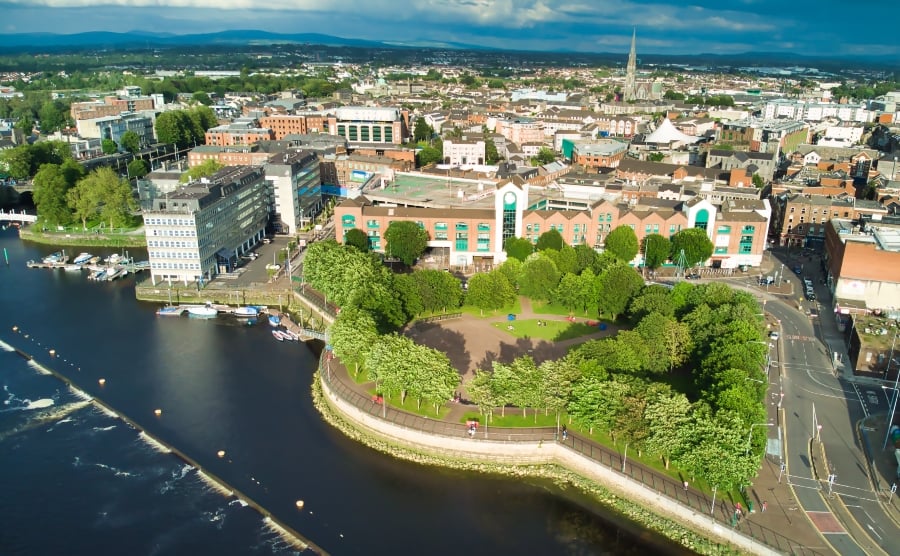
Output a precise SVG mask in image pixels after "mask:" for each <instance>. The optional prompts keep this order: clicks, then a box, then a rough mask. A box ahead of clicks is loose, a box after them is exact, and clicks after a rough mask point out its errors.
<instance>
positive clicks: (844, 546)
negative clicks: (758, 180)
mask: <svg viewBox="0 0 900 556" xmlns="http://www.w3.org/2000/svg"><path fill="white" fill-rule="evenodd" d="M813 266H815V265H812V264H810V265H807V268H806V269H804V275H805V276H807V277H810V278H811V279H812V280H813V281H814V282H815V283H816V284H819V283H820V282H819V281H818V276H817V269H814V268H809V267H813ZM794 281H795V282H798V281H799V280H796V279H795V280H794ZM745 283H746V282H745ZM757 291H758V290H757ZM816 294H817V297H818V299H819V301H818V302H808V301H805V300H800V299H798V298H797V297H796V296H794V297H792V298H787V297H781V298H775V297H774V296H770V297H768V298H767V301H766V303H765V309H766V311H768V312H769V313H770V314H771V315H772V316H774V317H775V318H777V319H779V320H780V326H781V337H780V339H779V340H778V341H777V342H776V343H777V344H778V345H777V349H776V351H777V353H778V356H777V358H775V359H776V360H777V361H778V364H777V365H775V366H773V367H772V372H771V373H770V374H771V376H770V390H769V392H770V395H769V401H770V403H771V404H775V405H776V406H779V405H780V411H779V421H780V422H779V424H780V425H781V430H782V431H783V434H784V437H785V438H784V451H785V471H786V474H787V477H788V480H789V482H790V484H791V485H792V487H793V489H794V492H795V494H796V497H797V501H798V502H799V503H800V505H801V506H802V508H803V509H804V510H805V511H806V512H807V515H809V516H810V518H811V519H812V520H813V522H814V523H815V524H816V526H817V527H818V528H819V530H820V531H822V533H823V536H824V537H825V538H826V540H827V541H828V542H829V543H830V544H831V545H832V547H833V548H834V549H835V551H836V552H837V553H839V554H844V555H855V554H900V542H898V539H900V528H898V526H897V524H896V523H895V522H894V521H893V520H892V519H890V517H889V516H888V515H887V514H886V513H885V510H884V508H883V507H882V505H881V504H880V503H879V501H878V499H877V495H876V492H875V491H874V490H873V487H872V482H871V479H870V475H869V469H870V468H869V464H868V462H867V460H866V455H865V453H866V452H865V451H864V450H863V446H862V445H861V443H860V442H861V441H860V438H859V435H858V434H857V426H858V423H859V421H861V420H862V419H863V418H865V417H866V416H868V414H869V413H870V412H872V411H876V412H877V411H883V410H884V407H885V405H886V403H887V396H886V395H885V393H884V391H883V390H882V389H881V387H880V386H879V385H874V386H873V385H871V384H870V383H868V382H864V381H857V380H852V379H851V380H848V379H846V378H844V377H843V376H842V373H840V372H839V370H836V369H835V367H834V366H833V365H832V353H833V352H834V351H839V352H843V351H844V349H843V348H842V345H843V340H842V337H841V335H840V333H839V332H838V331H837V329H836V326H834V325H833V324H832V323H822V322H819V319H820V318H822V319H828V318H833V315H832V313H831V311H830V309H828V307H830V305H831V304H830V301H831V300H830V297H829V294H828V292H827V290H826V289H825V288H824V287H823V286H818V287H817V288H816ZM819 302H821V303H822V305H823V306H824V307H825V308H826V309H825V310H824V311H822V310H819V315H821V316H820V317H811V316H809V315H808V314H807V312H808V309H809V308H810V306H811V305H816V304H817V303H819ZM798 307H799V309H798ZM816 308H818V309H821V307H820V306H816ZM844 357H846V355H845V356H844ZM776 369H777V370H778V371H779V372H778V376H776V373H775V370H776ZM782 393H783V396H782ZM819 427H821V428H819ZM770 436H771V434H770ZM873 448H875V449H876V450H879V449H880V446H877V447H873ZM829 478H831V480H829ZM820 512H821V513H820ZM829 514H831V515H833V516H834V517H836V518H837V520H838V522H839V523H836V522H834V520H832V519H831V517H830V515H829Z"/></svg>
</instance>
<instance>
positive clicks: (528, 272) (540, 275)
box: [519, 253, 560, 301]
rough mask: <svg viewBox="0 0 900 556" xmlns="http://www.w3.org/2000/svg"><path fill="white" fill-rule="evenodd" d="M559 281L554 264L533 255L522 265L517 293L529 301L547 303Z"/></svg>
mask: <svg viewBox="0 0 900 556" xmlns="http://www.w3.org/2000/svg"><path fill="white" fill-rule="evenodd" d="M559 279H560V274H559V270H557V269H556V263H554V262H553V261H552V260H551V259H550V258H549V257H547V256H544V255H542V254H540V253H535V254H534V255H532V256H531V257H529V258H528V259H526V260H525V262H524V263H522V273H521V274H520V275H519V293H520V294H522V295H524V296H526V297H530V298H531V299H535V300H541V301H549V300H551V299H553V294H554V293H555V292H556V287H557V286H558V285H559Z"/></svg>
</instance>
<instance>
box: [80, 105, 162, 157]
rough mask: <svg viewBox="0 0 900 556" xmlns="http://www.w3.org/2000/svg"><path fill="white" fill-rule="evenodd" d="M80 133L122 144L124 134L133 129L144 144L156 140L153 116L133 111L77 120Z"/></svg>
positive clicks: (88, 136) (84, 136)
mask: <svg viewBox="0 0 900 556" xmlns="http://www.w3.org/2000/svg"><path fill="white" fill-rule="evenodd" d="M75 123H76V128H77V129H78V135H80V136H81V137H83V138H85V139H100V140H101V141H102V140H103V139H110V140H112V141H115V142H116V144H117V145H119V146H120V149H121V145H122V135H123V134H124V133H125V132H126V131H133V132H134V133H136V134H137V135H138V137H139V138H140V141H141V145H142V146H146V145H152V144H153V143H155V142H156V140H155V139H154V135H153V118H151V117H149V116H144V115H141V114H135V113H132V112H125V113H122V114H116V115H115V116H105V117H101V118H93V119H81V120H77V121H76V122H75Z"/></svg>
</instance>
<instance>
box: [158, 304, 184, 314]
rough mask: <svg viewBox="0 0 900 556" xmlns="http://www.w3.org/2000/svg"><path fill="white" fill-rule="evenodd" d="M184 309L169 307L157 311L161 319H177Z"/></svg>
mask: <svg viewBox="0 0 900 556" xmlns="http://www.w3.org/2000/svg"><path fill="white" fill-rule="evenodd" d="M183 312H184V309H183V308H181V307H178V306H172V305H169V306H168V307H160V308H159V309H157V310H156V314H157V315H159V316H161V317H177V316H181V313H183Z"/></svg>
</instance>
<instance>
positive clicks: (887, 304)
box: [824, 218, 900, 314]
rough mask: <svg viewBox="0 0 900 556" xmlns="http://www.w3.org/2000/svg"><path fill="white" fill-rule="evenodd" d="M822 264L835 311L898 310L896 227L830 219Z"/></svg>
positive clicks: (899, 240)
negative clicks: (832, 295) (832, 296)
mask: <svg viewBox="0 0 900 556" xmlns="http://www.w3.org/2000/svg"><path fill="white" fill-rule="evenodd" d="M824 265H825V271H826V273H827V277H826V280H827V284H828V287H829V289H830V290H831V291H832V293H833V294H834V302H835V307H834V309H835V312H837V313H842V314H850V313H854V312H865V313H869V312H873V311H882V312H883V311H890V312H896V311H897V310H898V309H900V225H897V224H896V223H891V224H888V223H885V222H879V221H877V220H874V219H873V220H869V219H860V220H849V219H843V218H835V219H832V220H831V222H830V223H829V225H828V226H827V227H826V233H825V261H824Z"/></svg>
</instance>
